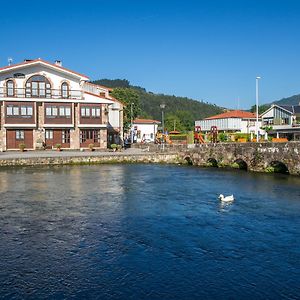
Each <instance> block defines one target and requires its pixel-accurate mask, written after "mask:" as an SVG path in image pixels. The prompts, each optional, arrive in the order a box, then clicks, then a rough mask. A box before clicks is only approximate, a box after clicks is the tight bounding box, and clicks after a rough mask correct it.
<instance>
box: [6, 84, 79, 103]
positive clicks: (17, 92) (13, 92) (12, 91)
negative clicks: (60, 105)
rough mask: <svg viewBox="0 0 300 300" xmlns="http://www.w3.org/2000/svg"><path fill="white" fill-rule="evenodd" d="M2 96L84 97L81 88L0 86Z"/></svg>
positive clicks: (76, 98) (77, 98)
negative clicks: (64, 89) (63, 89)
mask: <svg viewBox="0 0 300 300" xmlns="http://www.w3.org/2000/svg"><path fill="white" fill-rule="evenodd" d="M0 98H34V99H36V98H43V99H45V98H46V99H75V100H82V99H83V98H84V95H83V91H81V90H68V91H62V90H61V89H41V88H39V89H33V88H3V87H0Z"/></svg>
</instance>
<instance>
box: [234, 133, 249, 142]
mask: <svg viewBox="0 0 300 300" xmlns="http://www.w3.org/2000/svg"><path fill="white" fill-rule="evenodd" d="M250 137H251V135H250V134H248V133H235V134H234V140H235V141H238V139H246V140H247V141H250Z"/></svg>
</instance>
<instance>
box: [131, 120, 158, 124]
mask: <svg viewBox="0 0 300 300" xmlns="http://www.w3.org/2000/svg"><path fill="white" fill-rule="evenodd" d="M133 124H160V121H157V120H151V119H135V120H134V121H133Z"/></svg>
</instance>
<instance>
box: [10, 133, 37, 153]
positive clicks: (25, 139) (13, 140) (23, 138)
mask: <svg viewBox="0 0 300 300" xmlns="http://www.w3.org/2000/svg"><path fill="white" fill-rule="evenodd" d="M20 144H25V148H26V149H33V130H32V129H7V130H6V148H7V149H19V145H20Z"/></svg>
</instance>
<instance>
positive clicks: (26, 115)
mask: <svg viewBox="0 0 300 300" xmlns="http://www.w3.org/2000/svg"><path fill="white" fill-rule="evenodd" d="M88 81H89V78H88V77H87V76H85V75H82V74H79V73H77V72H74V71H72V70H70V69H66V68H64V67H63V66H62V63H61V62H60V61H56V62H55V63H50V62H47V61H44V60H42V59H35V60H25V61H24V62H22V63H20V64H15V65H10V66H6V67H3V68H0V113H1V114H0V149H1V150H9V149H19V147H20V145H25V147H26V149H38V148H41V147H46V148H52V147H55V146H56V145H60V146H61V147H62V148H70V149H79V148H87V147H89V146H90V145H93V146H94V147H95V148H106V147H107V142H108V139H109V135H110V132H114V133H115V134H119V135H121V136H122V132H123V129H122V127H123V126H122V122H123V116H122V114H123V109H122V104H121V103H120V102H119V101H117V100H116V99H114V98H113V97H111V96H110V95H109V92H110V89H109V88H106V87H102V86H97V85H93V84H90V83H89V82H88ZM115 111H117V113H116V112H115ZM115 114H117V115H118V118H116V117H115ZM110 119H113V120H114V122H113V124H112V125H111V124H110Z"/></svg>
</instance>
